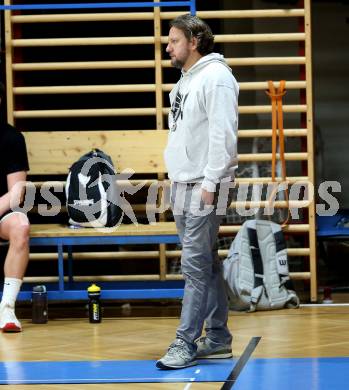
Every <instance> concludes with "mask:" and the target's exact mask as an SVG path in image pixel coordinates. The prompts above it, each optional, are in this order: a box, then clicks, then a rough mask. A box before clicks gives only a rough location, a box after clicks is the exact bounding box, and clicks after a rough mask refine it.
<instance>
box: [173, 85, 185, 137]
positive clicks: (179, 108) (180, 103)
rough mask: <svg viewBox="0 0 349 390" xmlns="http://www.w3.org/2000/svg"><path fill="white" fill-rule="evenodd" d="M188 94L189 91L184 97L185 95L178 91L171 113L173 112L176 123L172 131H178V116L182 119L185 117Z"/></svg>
mask: <svg viewBox="0 0 349 390" xmlns="http://www.w3.org/2000/svg"><path fill="white" fill-rule="evenodd" d="M188 95H189V92H188V93H187V94H186V95H184V97H183V95H182V94H181V93H180V92H179V91H178V92H177V95H176V98H175V100H174V102H173V104H172V107H171V113H172V118H173V124H174V125H173V126H172V129H171V130H172V131H176V123H177V120H178V118H179V117H180V118H181V120H182V119H183V110H184V104H185V101H186V100H187V97H188Z"/></svg>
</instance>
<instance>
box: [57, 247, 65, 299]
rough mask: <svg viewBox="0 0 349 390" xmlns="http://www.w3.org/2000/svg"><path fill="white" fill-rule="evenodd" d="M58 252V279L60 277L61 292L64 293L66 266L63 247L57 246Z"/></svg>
mask: <svg viewBox="0 0 349 390" xmlns="http://www.w3.org/2000/svg"><path fill="white" fill-rule="evenodd" d="M57 251H58V277H59V281H58V284H59V292H61V293H63V292H64V265H63V245H62V244H58V245H57Z"/></svg>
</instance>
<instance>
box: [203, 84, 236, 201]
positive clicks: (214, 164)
mask: <svg viewBox="0 0 349 390" xmlns="http://www.w3.org/2000/svg"><path fill="white" fill-rule="evenodd" d="M237 98H238V96H237V91H235V90H234V88H231V87H228V86H224V85H218V86H216V87H215V88H214V89H213V90H211V91H210V92H209V93H208V94H207V96H206V110H207V116H208V120H209V151H208V163H207V166H206V167H205V169H204V174H205V177H204V180H203V183H202V186H201V187H202V200H203V201H204V203H205V204H212V202H213V198H214V192H215V190H216V185H217V183H218V182H219V180H220V179H221V178H222V175H224V173H225V172H226V170H227V169H228V167H229V166H230V164H231V162H232V160H233V159H235V158H236V157H237V156H236V143H237V125H238V99H237Z"/></svg>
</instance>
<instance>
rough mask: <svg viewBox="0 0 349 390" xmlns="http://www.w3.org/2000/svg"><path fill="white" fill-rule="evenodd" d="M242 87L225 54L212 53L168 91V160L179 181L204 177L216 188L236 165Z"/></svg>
mask: <svg viewBox="0 0 349 390" xmlns="http://www.w3.org/2000/svg"><path fill="white" fill-rule="evenodd" d="M238 94H239V86H238V84H237V82H236V80H235V78H234V76H233V75H232V73H231V69H230V67H229V66H228V65H227V63H226V62H225V60H224V57H223V56H222V55H220V54H218V53H211V54H208V55H206V56H204V57H202V58H200V60H199V61H198V62H196V63H195V64H194V65H193V66H192V67H191V68H190V69H189V70H188V71H187V72H184V71H182V77H181V79H180V80H179V81H178V83H177V84H176V85H175V87H174V88H173V90H172V91H171V93H170V103H171V111H170V113H169V128H170V131H169V137H168V143H167V147H166V149H165V153H164V156H165V162H166V166H167V170H168V175H169V178H170V179H171V180H172V181H176V182H190V183H193V182H194V183H195V182H202V185H201V187H202V188H204V189H206V190H207V191H211V192H214V191H215V189H216V184H217V183H218V182H219V181H221V180H222V179H223V178H227V179H233V178H234V171H235V169H236V168H237V128H238V117H237V112H238Z"/></svg>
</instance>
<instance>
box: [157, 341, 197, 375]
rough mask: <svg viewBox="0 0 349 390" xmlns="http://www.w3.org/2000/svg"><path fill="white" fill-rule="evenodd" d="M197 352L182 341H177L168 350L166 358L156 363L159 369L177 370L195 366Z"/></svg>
mask: <svg viewBox="0 0 349 390" xmlns="http://www.w3.org/2000/svg"><path fill="white" fill-rule="evenodd" d="M195 358H196V352H195V350H194V348H193V347H191V346H190V345H189V344H188V343H186V342H185V341H184V340H182V339H176V340H175V341H174V342H173V343H172V344H171V345H170V346H169V348H168V351H167V353H166V355H165V356H163V357H162V358H161V359H160V360H158V361H157V362H156V367H157V368H162V369H171V368H172V369H175V368H184V367H190V366H195V365H196V364H197V361H196V360H195Z"/></svg>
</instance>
